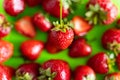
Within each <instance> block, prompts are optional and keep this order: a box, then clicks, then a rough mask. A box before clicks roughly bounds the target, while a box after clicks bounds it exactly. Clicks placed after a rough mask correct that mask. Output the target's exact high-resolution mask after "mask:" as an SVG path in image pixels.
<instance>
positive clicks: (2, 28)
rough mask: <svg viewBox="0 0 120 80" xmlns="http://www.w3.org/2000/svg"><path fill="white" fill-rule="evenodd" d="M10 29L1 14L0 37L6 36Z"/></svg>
mask: <svg viewBox="0 0 120 80" xmlns="http://www.w3.org/2000/svg"><path fill="white" fill-rule="evenodd" d="M11 29H12V25H11V24H10V23H9V22H8V21H7V20H6V18H5V16H4V15H3V14H0V37H5V36H7V35H8V34H9V33H10V32H11Z"/></svg>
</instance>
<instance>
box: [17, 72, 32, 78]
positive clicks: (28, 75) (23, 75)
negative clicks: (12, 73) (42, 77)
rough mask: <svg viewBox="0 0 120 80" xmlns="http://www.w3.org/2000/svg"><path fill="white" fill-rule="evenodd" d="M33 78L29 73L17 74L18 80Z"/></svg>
mask: <svg viewBox="0 0 120 80" xmlns="http://www.w3.org/2000/svg"><path fill="white" fill-rule="evenodd" d="M32 79H33V76H32V75H30V74H29V73H27V72H24V73H21V72H19V71H17V72H16V80H32Z"/></svg>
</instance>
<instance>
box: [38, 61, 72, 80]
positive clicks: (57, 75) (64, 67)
mask: <svg viewBox="0 0 120 80" xmlns="http://www.w3.org/2000/svg"><path fill="white" fill-rule="evenodd" d="M40 75H41V76H40V77H39V80H48V79H50V80H70V67H69V65H68V63H67V62H65V61H63V60H57V59H52V60H48V61H46V62H45V63H43V65H42V66H41V68H40Z"/></svg>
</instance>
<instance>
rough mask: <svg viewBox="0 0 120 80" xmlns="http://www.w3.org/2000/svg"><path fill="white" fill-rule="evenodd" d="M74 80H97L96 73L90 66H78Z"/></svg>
mask: <svg viewBox="0 0 120 80" xmlns="http://www.w3.org/2000/svg"><path fill="white" fill-rule="evenodd" d="M74 80H96V76H95V72H94V71H93V70H92V68H90V67H89V66H78V67H77V68H76V69H75V72H74Z"/></svg>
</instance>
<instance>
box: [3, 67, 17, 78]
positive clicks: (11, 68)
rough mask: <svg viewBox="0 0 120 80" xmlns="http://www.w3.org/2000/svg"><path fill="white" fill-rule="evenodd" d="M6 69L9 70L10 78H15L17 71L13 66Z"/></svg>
mask: <svg viewBox="0 0 120 80" xmlns="http://www.w3.org/2000/svg"><path fill="white" fill-rule="evenodd" d="M5 67H6V69H8V71H9V74H10V76H11V77H13V76H14V75H15V69H14V68H13V67H11V66H5Z"/></svg>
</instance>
